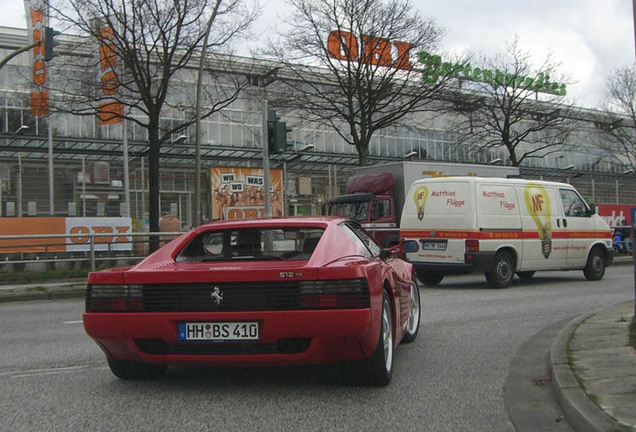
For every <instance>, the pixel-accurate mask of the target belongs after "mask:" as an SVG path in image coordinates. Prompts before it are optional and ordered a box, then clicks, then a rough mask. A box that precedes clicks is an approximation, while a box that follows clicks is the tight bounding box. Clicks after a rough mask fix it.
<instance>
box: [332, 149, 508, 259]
mask: <svg viewBox="0 0 636 432" xmlns="http://www.w3.org/2000/svg"><path fill="white" fill-rule="evenodd" d="M452 176H478V177H501V178H514V177H519V168H517V167H504V166H493V165H476V164H463V163H446V162H416V161H401V162H392V163H386V164H378V165H369V166H364V167H357V168H355V169H354V175H353V176H351V178H350V179H349V181H348V182H347V193H346V195H341V196H337V197H333V198H331V199H330V200H329V203H328V204H329V210H328V211H329V214H330V215H337V216H344V217H348V218H350V219H354V220H357V221H358V222H360V223H361V224H362V226H363V227H365V228H366V229H367V230H368V231H369V232H371V233H372V234H373V235H374V236H375V238H376V240H378V242H379V243H380V244H381V245H382V246H384V247H389V246H393V245H396V244H397V243H398V242H399V237H400V236H399V229H400V226H399V225H400V219H401V217H402V208H403V207H404V201H405V197H406V196H407V193H408V191H409V188H410V187H411V184H412V183H413V182H414V181H415V180H419V179H426V178H436V177H452Z"/></svg>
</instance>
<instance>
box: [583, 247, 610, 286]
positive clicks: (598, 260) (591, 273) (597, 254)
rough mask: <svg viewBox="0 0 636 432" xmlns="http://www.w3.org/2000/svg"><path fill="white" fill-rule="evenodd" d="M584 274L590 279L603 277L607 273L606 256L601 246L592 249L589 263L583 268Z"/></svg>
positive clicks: (588, 258) (594, 279) (595, 279)
mask: <svg viewBox="0 0 636 432" xmlns="http://www.w3.org/2000/svg"><path fill="white" fill-rule="evenodd" d="M583 275H584V276H585V279H587V280H590V281H597V280H601V279H603V276H604V275H605V256H604V254H603V251H602V250H601V249H600V248H598V247H595V248H593V249H592V250H591V251H590V255H588V257H587V263H586V264H585V267H584V268H583Z"/></svg>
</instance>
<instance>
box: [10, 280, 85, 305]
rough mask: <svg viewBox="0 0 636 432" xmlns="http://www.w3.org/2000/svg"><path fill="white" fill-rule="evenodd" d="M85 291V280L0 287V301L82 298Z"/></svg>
mask: <svg viewBox="0 0 636 432" xmlns="http://www.w3.org/2000/svg"><path fill="white" fill-rule="evenodd" d="M85 292H86V282H68V283H53V284H37V283H34V284H32V285H28V286H27V285H25V286H17V287H3V288H1V289H0V303H6V302H18V301H29V300H55V299H68V298H82V297H84V295H85Z"/></svg>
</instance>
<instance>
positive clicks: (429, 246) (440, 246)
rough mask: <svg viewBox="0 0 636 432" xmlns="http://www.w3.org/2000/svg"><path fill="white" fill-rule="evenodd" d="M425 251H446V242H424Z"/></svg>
mask: <svg viewBox="0 0 636 432" xmlns="http://www.w3.org/2000/svg"><path fill="white" fill-rule="evenodd" d="M422 249H423V250H434V251H445V250H446V242H445V241H422Z"/></svg>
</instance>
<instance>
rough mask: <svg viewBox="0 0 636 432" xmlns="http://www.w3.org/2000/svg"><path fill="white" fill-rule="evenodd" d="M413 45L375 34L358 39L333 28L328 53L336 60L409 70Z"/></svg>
mask: <svg viewBox="0 0 636 432" xmlns="http://www.w3.org/2000/svg"><path fill="white" fill-rule="evenodd" d="M413 47H414V45H413V44H411V43H408V42H401V41H390V40H388V39H383V38H379V37H375V36H369V35H362V36H361V37H360V39H359V40H358V38H357V37H356V36H355V35H354V34H352V33H349V32H346V31H339V30H334V31H332V32H331V33H329V38H328V41H327V49H328V51H329V55H330V56H331V57H333V58H336V59H338V60H347V61H359V62H361V63H367V64H372V65H378V66H386V67H394V68H396V69H404V70H411V69H413V65H412V64H411V62H410V61H409V55H410V54H409V53H410V50H411V48H413Z"/></svg>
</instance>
